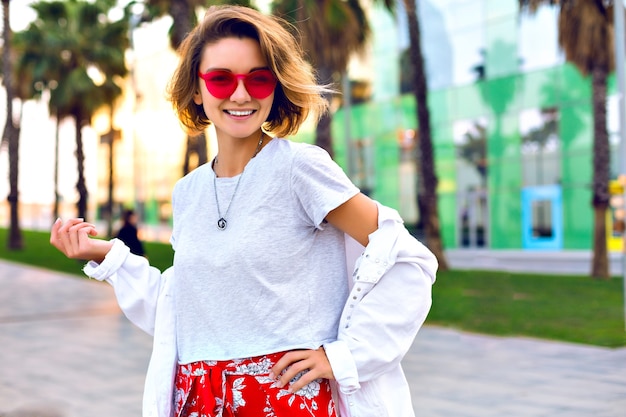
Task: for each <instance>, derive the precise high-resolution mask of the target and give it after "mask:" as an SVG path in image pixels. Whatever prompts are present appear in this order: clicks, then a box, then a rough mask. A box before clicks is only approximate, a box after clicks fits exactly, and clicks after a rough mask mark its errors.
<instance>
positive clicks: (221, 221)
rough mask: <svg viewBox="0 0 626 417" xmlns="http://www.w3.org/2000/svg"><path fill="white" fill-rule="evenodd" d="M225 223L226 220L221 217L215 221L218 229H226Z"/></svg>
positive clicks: (226, 223)
mask: <svg viewBox="0 0 626 417" xmlns="http://www.w3.org/2000/svg"><path fill="white" fill-rule="evenodd" d="M226 225H228V222H227V221H226V219H225V218H223V217H221V218H220V219H219V220H218V221H217V228H218V229H220V230H224V229H226Z"/></svg>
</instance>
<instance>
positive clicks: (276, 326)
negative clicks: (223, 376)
mask: <svg viewBox="0 0 626 417" xmlns="http://www.w3.org/2000/svg"><path fill="white" fill-rule="evenodd" d="M214 177H215V173H214V172H213V169H212V167H211V164H205V165H203V166H201V167H199V168H197V169H196V170H194V171H192V172H191V173H190V174H188V175H187V176H185V177H184V178H182V179H181V180H179V181H178V183H177V184H176V187H175V189H174V193H173V209H174V227H173V234H172V239H171V241H172V245H173V248H174V251H175V254H174V270H175V274H174V283H173V285H174V294H175V302H176V314H177V315H176V321H177V322H176V328H177V343H178V353H179V361H180V363H190V362H194V361H199V360H226V359H236V358H245V357H250V356H259V355H263V354H267V353H273V352H280V351H284V350H289V349H298V348H317V347H319V346H320V345H322V344H323V343H325V342H328V341H333V340H335V339H336V337H337V326H338V323H339V317H340V314H341V310H342V308H343V306H344V304H345V300H346V297H347V296H348V285H347V284H348V278H347V276H346V262H345V252H344V238H343V233H342V232H340V231H339V230H337V229H336V228H334V227H333V226H331V225H330V224H327V223H325V221H324V218H325V217H326V215H327V214H328V213H329V212H330V211H331V210H333V209H335V208H336V207H338V206H340V205H341V204H342V203H344V202H345V201H347V200H348V199H350V198H351V197H353V196H354V195H356V194H357V193H358V189H357V188H356V187H355V186H354V185H353V184H352V182H351V181H350V180H349V179H348V177H347V176H346V175H345V173H344V172H343V170H342V169H341V167H339V166H338V165H337V164H336V163H335V162H334V161H333V160H332V159H331V158H330V157H329V155H328V153H327V152H325V151H324V150H322V149H321V148H319V147H316V146H312V145H308V144H302V143H296V142H292V141H289V140H285V139H278V138H274V139H272V140H271V141H270V142H269V143H268V144H267V145H266V146H265V147H264V148H263V149H262V150H261V152H259V154H258V155H257V156H256V157H255V158H253V159H251V160H250V162H249V163H248V164H247V166H246V168H245V170H244V172H243V174H240V175H238V176H236V177H232V178H215V180H216V182H217V192H218V201H219V207H220V211H221V214H222V216H223V217H224V218H225V219H226V220H227V221H228V226H227V228H226V229H225V230H219V229H218V227H217V221H218V219H219V215H218V210H217V207H216V201H215V190H214V186H213V184H214ZM238 181H240V183H239V186H238V188H237V191H236V193H235V195H234V197H233V192H234V190H235V188H236V187H237V182H238ZM231 198H232V201H231ZM229 204H230V208H229V209H228V212H227V213H226V210H227V207H228V206H229Z"/></svg>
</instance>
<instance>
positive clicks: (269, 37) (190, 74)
mask: <svg viewBox="0 0 626 417" xmlns="http://www.w3.org/2000/svg"><path fill="white" fill-rule="evenodd" d="M288 25H289V24H288V23H287V22H286V21H285V20H283V19H281V18H278V17H276V16H270V15H265V14H263V13H261V12H259V11H256V10H254V9H251V8H248V7H243V6H211V7H210V8H209V9H208V10H207V12H206V14H205V17H204V19H203V20H202V21H201V22H200V23H199V24H198V25H197V26H196V27H195V28H194V29H193V30H192V31H191V32H190V33H189V35H187V37H186V38H185V39H184V41H183V42H182V44H181V45H180V48H179V50H178V52H179V55H180V61H179V63H178V66H177V68H176V70H175V72H174V75H173V76H172V79H171V80H170V83H169V84H168V88H167V95H168V99H169V100H170V101H171V102H172V105H173V107H174V110H175V111H176V114H177V116H178V118H179V120H180V122H181V123H182V125H183V127H184V128H185V129H186V130H187V131H188V132H189V133H196V134H197V133H200V132H202V131H204V129H206V128H207V127H208V126H209V125H210V123H211V121H210V120H209V119H208V117H207V116H206V114H205V112H204V109H203V107H202V105H198V104H196V103H195V102H194V101H193V97H194V94H195V93H196V92H197V89H198V83H199V77H198V69H199V66H200V60H201V58H202V52H203V50H204V47H205V46H206V45H207V44H212V43H215V42H218V41H219V40H221V39H224V38H231V37H236V38H250V39H254V40H256V41H257V42H258V43H259V46H260V48H261V54H262V55H263V57H264V58H265V60H266V62H267V64H268V67H269V68H270V70H271V71H272V72H273V73H274V75H275V76H276V78H277V79H278V84H277V85H276V90H275V92H274V102H273V104H272V109H271V110H270V113H269V116H268V118H267V120H266V121H265V123H264V124H263V128H264V129H265V130H266V131H268V132H270V133H272V134H275V135H276V136H279V137H286V136H289V135H293V134H295V133H297V131H298V129H299V128H300V126H301V125H302V123H303V122H304V121H305V120H306V119H307V117H308V116H312V117H315V120H316V121H317V120H319V117H320V116H321V115H322V114H323V113H324V112H326V111H328V105H329V104H328V101H327V100H326V99H324V97H323V94H324V93H327V92H331V90H330V89H328V88H327V87H326V86H322V85H319V84H318V83H317V81H316V78H315V73H314V71H313V69H312V67H311V65H310V64H309V63H308V62H307V61H306V60H305V59H304V53H303V51H302V47H301V46H300V44H299V43H298V42H297V41H296V39H295V37H294V36H293V35H292V33H291V32H290V31H289V30H288V29H287V28H288V27H289V26H288Z"/></svg>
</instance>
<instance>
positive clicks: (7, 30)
mask: <svg viewBox="0 0 626 417" xmlns="http://www.w3.org/2000/svg"><path fill="white" fill-rule="evenodd" d="M9 3H10V0H2V23H3V29H2V39H3V41H4V44H3V49H2V73H3V78H2V81H3V83H4V88H5V90H6V96H7V107H6V124H5V125H4V131H3V133H2V140H3V141H5V140H6V141H7V142H8V147H9V195H8V198H7V200H8V201H9V206H10V212H11V214H10V216H11V220H10V229H9V239H8V242H7V247H8V249H10V250H19V249H22V248H23V246H24V245H23V241H22V232H21V229H20V222H19V192H18V185H17V184H18V181H17V180H18V166H19V164H18V157H19V153H18V149H19V140H20V127H19V124H17V125H16V123H15V121H14V120H13V97H14V94H13V66H12V56H11V55H12V52H11V38H12V33H11V27H10V25H9V10H10V7H9Z"/></svg>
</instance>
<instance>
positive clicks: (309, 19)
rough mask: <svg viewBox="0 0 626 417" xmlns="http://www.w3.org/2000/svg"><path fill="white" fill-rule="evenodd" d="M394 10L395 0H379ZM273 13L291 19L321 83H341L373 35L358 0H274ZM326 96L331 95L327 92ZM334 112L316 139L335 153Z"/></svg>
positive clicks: (319, 127)
mask: <svg viewBox="0 0 626 417" xmlns="http://www.w3.org/2000/svg"><path fill="white" fill-rule="evenodd" d="M374 3H379V4H382V5H383V6H385V7H386V8H387V9H388V10H390V11H393V10H394V4H395V2H394V1H393V0H376V1H374ZM272 13H274V14H276V15H278V16H280V17H283V18H284V19H285V20H287V21H289V22H291V23H292V24H293V26H294V28H295V29H296V30H297V32H298V33H297V35H299V36H300V41H301V42H302V47H303V49H304V50H305V51H306V52H307V54H308V59H309V61H310V62H311V64H312V65H313V66H314V67H315V68H316V69H317V76H318V80H319V82H320V83H322V84H325V85H337V84H339V81H340V77H341V75H342V74H344V73H345V72H346V69H347V67H348V62H349V60H350V58H351V57H352V56H353V55H354V54H355V53H360V52H363V50H364V48H365V46H366V45H367V41H368V40H369V37H370V35H371V28H370V25H369V22H368V20H367V14H366V12H365V10H364V9H363V6H362V5H361V3H360V2H359V1H358V0H346V1H344V0H274V1H273V2H272ZM326 98H327V99H328V100H329V101H330V99H331V98H332V97H331V96H330V94H327V96H326ZM332 117H333V115H332V113H330V112H329V113H327V114H325V115H323V116H322V118H321V119H320V120H319V122H318V124H317V127H316V132H315V143H316V144H317V145H318V146H320V147H322V148H324V149H325V150H326V151H328V153H329V154H330V155H331V156H333V147H332V135H331V123H332Z"/></svg>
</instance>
